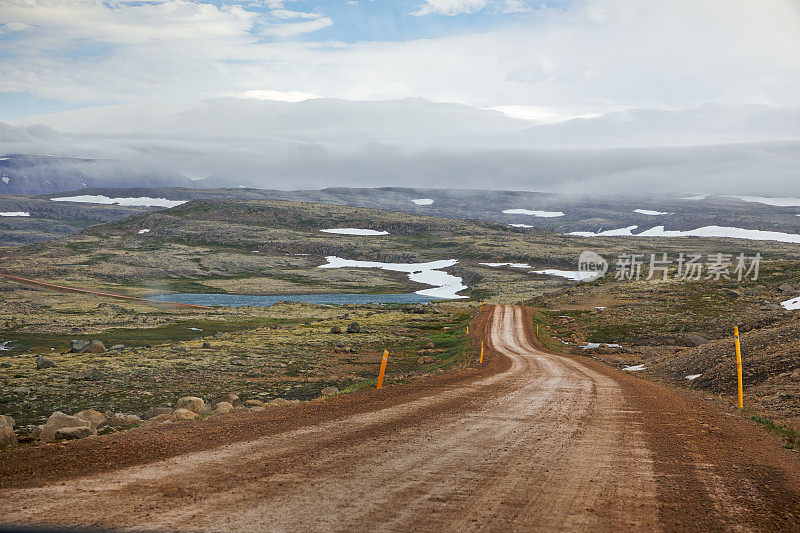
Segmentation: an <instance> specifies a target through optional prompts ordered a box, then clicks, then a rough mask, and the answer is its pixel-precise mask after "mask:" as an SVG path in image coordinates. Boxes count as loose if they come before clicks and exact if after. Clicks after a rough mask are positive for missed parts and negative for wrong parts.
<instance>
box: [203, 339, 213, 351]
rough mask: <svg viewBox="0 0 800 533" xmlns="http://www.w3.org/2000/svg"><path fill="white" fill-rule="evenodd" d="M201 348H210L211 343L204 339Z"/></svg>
mask: <svg viewBox="0 0 800 533" xmlns="http://www.w3.org/2000/svg"><path fill="white" fill-rule="evenodd" d="M203 348H205V349H206V350H210V349H211V343H210V342H208V341H205V342H204V343H203Z"/></svg>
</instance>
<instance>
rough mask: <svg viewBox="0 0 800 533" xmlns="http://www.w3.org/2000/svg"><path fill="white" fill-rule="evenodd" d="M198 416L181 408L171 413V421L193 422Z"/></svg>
mask: <svg viewBox="0 0 800 533" xmlns="http://www.w3.org/2000/svg"><path fill="white" fill-rule="evenodd" d="M229 405H230V404H229ZM198 416H199V415H198V414H197V413H195V412H194V411H190V410H188V409H183V408H179V409H175V412H174V413H172V419H173V420H194V419H195V418H197V417H198Z"/></svg>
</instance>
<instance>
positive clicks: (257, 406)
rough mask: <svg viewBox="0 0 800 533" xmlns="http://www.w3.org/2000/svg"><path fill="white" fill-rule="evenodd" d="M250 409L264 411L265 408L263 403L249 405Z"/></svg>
mask: <svg viewBox="0 0 800 533" xmlns="http://www.w3.org/2000/svg"><path fill="white" fill-rule="evenodd" d="M250 410H251V411H256V412H261V411H266V410H267V408H266V407H264V406H263V405H256V406H254V407H251V408H250Z"/></svg>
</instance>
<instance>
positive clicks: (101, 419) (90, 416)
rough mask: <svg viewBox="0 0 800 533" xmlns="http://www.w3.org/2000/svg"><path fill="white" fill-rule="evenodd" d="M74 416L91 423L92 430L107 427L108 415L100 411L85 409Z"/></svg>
mask: <svg viewBox="0 0 800 533" xmlns="http://www.w3.org/2000/svg"><path fill="white" fill-rule="evenodd" d="M73 416H77V417H78V418H80V419H81V420H86V421H87V422H89V423H90V424H91V427H92V429H97V428H99V427H102V426H105V425H106V422H107V421H108V419H107V418H106V415H104V414H103V413H101V412H100V411H95V410H94V409H84V410H83V411H80V412H77V413H75V414H74V415H73Z"/></svg>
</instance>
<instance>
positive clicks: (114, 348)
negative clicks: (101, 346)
mask: <svg viewBox="0 0 800 533" xmlns="http://www.w3.org/2000/svg"><path fill="white" fill-rule="evenodd" d="M124 349H125V345H124V344H115V345H114V346H112V347H111V348H109V350H124Z"/></svg>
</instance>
